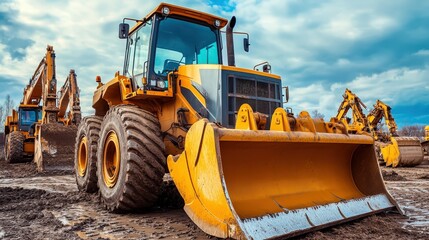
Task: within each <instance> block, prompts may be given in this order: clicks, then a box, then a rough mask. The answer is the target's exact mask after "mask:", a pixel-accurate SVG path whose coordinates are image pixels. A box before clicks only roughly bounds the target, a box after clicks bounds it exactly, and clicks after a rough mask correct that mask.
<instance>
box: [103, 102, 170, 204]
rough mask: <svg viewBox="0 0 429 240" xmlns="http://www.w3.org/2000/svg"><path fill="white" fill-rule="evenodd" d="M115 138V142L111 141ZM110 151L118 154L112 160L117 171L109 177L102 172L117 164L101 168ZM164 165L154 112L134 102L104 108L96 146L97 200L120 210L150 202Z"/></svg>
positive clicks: (162, 143)
mask: <svg viewBox="0 0 429 240" xmlns="http://www.w3.org/2000/svg"><path fill="white" fill-rule="evenodd" d="M115 138H116V142H117V143H115V141H113V140H112V141H111V139H115ZM116 144H117V145H119V146H117V147H116ZM111 145H114V146H115V147H113V148H111ZM112 149H113V153H115V154H112V151H111V150H112ZM115 149H116V150H115ZM117 150H118V151H119V153H118V152H117ZM105 151H107V154H105ZM108 153H111V154H108ZM112 155H113V156H115V157H116V156H119V157H118V158H119V161H116V162H115V163H117V166H118V168H119V170H118V172H117V175H116V173H115V174H112V176H116V178H114V177H112V179H116V180H113V181H111V179H110V180H109V177H110V176H111V175H107V177H106V175H105V173H106V172H108V173H111V171H115V170H116V169H117V168H111V169H110V171H109V169H108V168H104V169H103V167H106V166H110V165H109V164H108V163H111V162H114V161H111V159H112V158H114V157H113V156H112ZM115 159H117V158H115ZM118 162H119V163H118ZM103 164H104V165H103ZM165 165H166V158H165V146H164V142H163V141H162V138H161V130H160V125H159V121H158V119H157V118H156V116H154V115H153V114H152V113H150V112H148V111H145V110H143V109H141V108H139V107H137V106H134V105H118V106H115V107H113V108H111V109H110V110H109V111H108V112H107V114H106V116H105V117H104V120H103V123H102V125H101V132H100V139H99V144H98V150H97V177H98V186H99V190H100V195H101V202H102V203H103V205H104V206H105V207H106V208H107V209H108V210H110V211H113V212H124V211H130V210H133V209H142V208H148V207H151V206H153V204H154V203H155V201H156V200H157V199H158V196H159V194H160V189H161V186H162V179H163V176H164V173H165ZM106 169H107V170H106ZM109 181H110V182H109ZM109 184H110V186H109Z"/></svg>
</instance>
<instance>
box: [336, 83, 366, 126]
mask: <svg viewBox="0 0 429 240" xmlns="http://www.w3.org/2000/svg"><path fill="white" fill-rule="evenodd" d="M362 107H363V108H365V109H366V106H365V104H364V103H363V102H362V101H361V100H360V98H359V97H358V96H356V94H354V93H353V92H352V91H350V90H349V89H347V88H346V90H345V92H344V94H343V101H342V102H341V104H340V106H339V107H338V111H337V116H335V117H334V118H332V119H331V121H333V122H339V121H341V122H343V123H344V124H345V126H346V127H347V129H348V131H349V132H350V133H363V132H367V131H368V120H367V118H366V116H365V114H364V113H363V110H362ZM350 109H351V110H352V116H353V122H351V123H350V121H349V119H347V113H348V111H349V110H350Z"/></svg>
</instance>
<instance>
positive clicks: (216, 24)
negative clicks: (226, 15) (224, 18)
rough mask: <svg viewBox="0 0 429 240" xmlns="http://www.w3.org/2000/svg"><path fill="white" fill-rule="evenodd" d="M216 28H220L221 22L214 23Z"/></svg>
mask: <svg viewBox="0 0 429 240" xmlns="http://www.w3.org/2000/svg"><path fill="white" fill-rule="evenodd" d="M214 26H215V27H217V28H218V27H219V26H220V21H219V20H217V19H216V20H215V21H214Z"/></svg>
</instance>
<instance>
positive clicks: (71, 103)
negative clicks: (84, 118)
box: [58, 69, 81, 125]
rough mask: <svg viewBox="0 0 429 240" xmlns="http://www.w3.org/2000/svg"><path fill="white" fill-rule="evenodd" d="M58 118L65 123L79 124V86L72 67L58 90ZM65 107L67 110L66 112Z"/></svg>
mask: <svg viewBox="0 0 429 240" xmlns="http://www.w3.org/2000/svg"><path fill="white" fill-rule="evenodd" d="M58 109H59V111H58V118H59V121H61V122H64V124H65V125H72V124H73V125H79V123H80V120H81V111H80V100H79V87H78V85H77V79H76V73H75V71H74V70H73V69H72V70H70V73H69V76H68V77H67V79H66V81H65V83H64V85H63V86H62V87H61V90H60V97H59V100H58ZM67 109H68V110H69V111H68V113H67V114H66V111H67Z"/></svg>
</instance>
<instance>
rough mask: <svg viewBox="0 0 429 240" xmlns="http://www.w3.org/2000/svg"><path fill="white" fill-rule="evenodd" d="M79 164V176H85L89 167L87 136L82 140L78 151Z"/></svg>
mask: <svg viewBox="0 0 429 240" xmlns="http://www.w3.org/2000/svg"><path fill="white" fill-rule="evenodd" d="M77 163H78V164H77V170H78V171H77V172H78V174H79V176H81V177H83V176H85V174H86V167H87V166H88V138H87V137H86V136H85V137H83V138H81V139H80V142H79V148H78V151H77Z"/></svg>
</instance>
